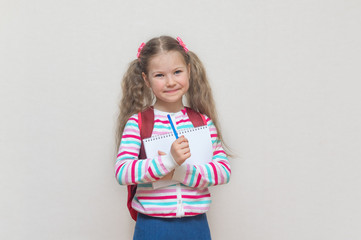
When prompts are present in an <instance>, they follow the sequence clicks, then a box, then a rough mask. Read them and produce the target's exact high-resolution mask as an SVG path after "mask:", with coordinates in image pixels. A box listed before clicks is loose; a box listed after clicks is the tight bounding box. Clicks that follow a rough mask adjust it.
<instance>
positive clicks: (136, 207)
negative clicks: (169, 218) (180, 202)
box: [132, 202, 177, 215]
mask: <svg viewBox="0 0 361 240" xmlns="http://www.w3.org/2000/svg"><path fill="white" fill-rule="evenodd" d="M132 207H133V208H134V209H138V210H141V211H144V210H146V211H147V212H163V211H175V210H177V207H151V208H146V209H144V207H143V206H141V205H140V204H139V203H137V202H132ZM147 215H148V213H147Z"/></svg>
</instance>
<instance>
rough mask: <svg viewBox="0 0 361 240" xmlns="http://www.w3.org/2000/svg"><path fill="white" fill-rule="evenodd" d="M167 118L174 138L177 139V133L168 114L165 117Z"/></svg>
mask: <svg viewBox="0 0 361 240" xmlns="http://www.w3.org/2000/svg"><path fill="white" fill-rule="evenodd" d="M167 117H168V120H169V123H170V125H171V127H172V130H173V132H174V135H175V138H176V139H178V133H177V130H175V127H174V124H173V121H172V118H171V117H170V115H169V114H168V115H167Z"/></svg>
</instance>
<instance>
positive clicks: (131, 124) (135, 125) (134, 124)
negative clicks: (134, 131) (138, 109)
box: [124, 122, 139, 128]
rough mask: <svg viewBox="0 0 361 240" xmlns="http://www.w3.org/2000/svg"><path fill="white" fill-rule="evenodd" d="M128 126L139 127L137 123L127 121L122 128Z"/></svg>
mask: <svg viewBox="0 0 361 240" xmlns="http://www.w3.org/2000/svg"><path fill="white" fill-rule="evenodd" d="M129 126H132V127H136V128H139V126H138V123H131V122H128V123H127V124H125V127H124V128H126V127H129Z"/></svg>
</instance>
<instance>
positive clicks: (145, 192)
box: [137, 187, 183, 195]
mask: <svg viewBox="0 0 361 240" xmlns="http://www.w3.org/2000/svg"><path fill="white" fill-rule="evenodd" d="M138 188H139V187H138ZM182 191H183V190H182ZM175 192H176V189H159V190H137V194H139V195H146V194H151V195H153V194H164V193H175Z"/></svg>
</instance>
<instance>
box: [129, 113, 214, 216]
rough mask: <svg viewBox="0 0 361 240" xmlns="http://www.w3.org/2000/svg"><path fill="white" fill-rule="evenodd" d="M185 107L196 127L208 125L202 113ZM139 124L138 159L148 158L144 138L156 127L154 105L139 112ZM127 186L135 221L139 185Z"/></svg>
mask: <svg viewBox="0 0 361 240" xmlns="http://www.w3.org/2000/svg"><path fill="white" fill-rule="evenodd" d="M185 109H186V110H187V114H188V117H189V120H190V121H191V122H192V124H193V126H194V127H200V126H204V125H207V121H206V119H205V117H204V116H203V115H202V114H200V113H199V112H196V111H194V110H193V109H191V108H188V107H186V108H185ZM138 125H139V130H140V138H141V147H140V152H139V156H138V159H146V158H147V155H146V153H145V149H144V144H143V139H145V138H150V137H151V136H152V132H153V127H154V108H153V107H149V108H147V109H145V110H144V111H143V112H139V113H138ZM127 187H128V201H127V206H128V209H129V212H130V216H131V217H132V218H133V219H134V221H137V215H138V212H137V211H136V210H135V209H133V208H132V200H133V198H134V196H135V193H136V191H137V185H128V186H127Z"/></svg>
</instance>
